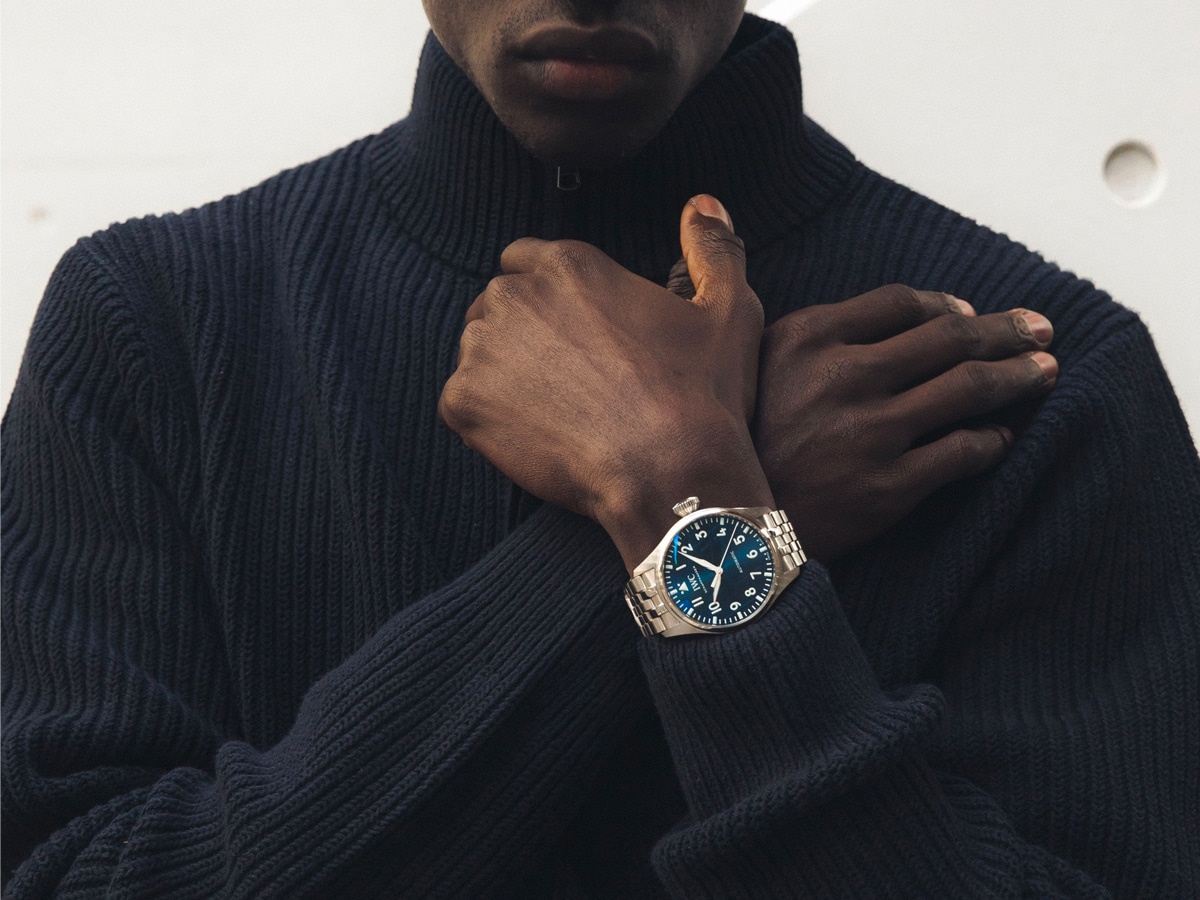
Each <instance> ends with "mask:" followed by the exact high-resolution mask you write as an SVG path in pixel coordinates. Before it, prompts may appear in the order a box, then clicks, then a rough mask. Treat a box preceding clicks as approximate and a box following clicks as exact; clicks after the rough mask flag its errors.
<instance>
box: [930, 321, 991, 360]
mask: <svg viewBox="0 0 1200 900" xmlns="http://www.w3.org/2000/svg"><path fill="white" fill-rule="evenodd" d="M939 322H940V324H941V327H942V328H944V329H945V330H946V333H947V336H948V337H949V339H950V342H951V343H952V344H953V345H954V346H955V347H956V348H957V349H958V350H959V352H960V353H962V354H963V356H964V358H969V357H971V356H974V355H975V354H977V353H978V352H979V350H980V348H981V346H982V345H983V332H982V331H981V330H980V327H979V322H978V320H977V319H974V318H971V317H970V316H945V317H943V318H942V319H940V320H939Z"/></svg>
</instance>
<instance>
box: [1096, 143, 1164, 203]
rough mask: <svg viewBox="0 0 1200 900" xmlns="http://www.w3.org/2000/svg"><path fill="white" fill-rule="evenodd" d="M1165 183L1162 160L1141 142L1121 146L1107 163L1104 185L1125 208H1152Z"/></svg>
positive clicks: (1116, 148) (1110, 153)
mask: <svg viewBox="0 0 1200 900" xmlns="http://www.w3.org/2000/svg"><path fill="white" fill-rule="evenodd" d="M1165 180H1166V179H1165V177H1164V175H1163V170H1162V166H1161V165H1159V162H1158V157H1157V156H1156V155H1155V153H1154V151H1153V150H1152V149H1151V148H1150V146H1149V145H1147V144H1143V143H1142V142H1141V141H1125V142H1124V143H1122V144H1118V145H1117V146H1115V147H1113V148H1112V150H1110V151H1109V154H1108V158H1107V159H1105V160H1104V182H1105V184H1107V185H1108V189H1109V190H1110V191H1112V195H1113V197H1115V198H1116V200H1117V202H1118V203H1121V204H1122V205H1124V206H1134V207H1137V206H1149V205H1150V204H1151V203H1153V202H1154V201H1155V200H1157V199H1158V198H1159V196H1160V195H1161V194H1162V190H1163V183H1164V182H1165Z"/></svg>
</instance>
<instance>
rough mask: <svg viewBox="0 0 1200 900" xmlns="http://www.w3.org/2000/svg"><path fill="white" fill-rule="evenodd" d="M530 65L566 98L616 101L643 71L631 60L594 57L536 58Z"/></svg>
mask: <svg viewBox="0 0 1200 900" xmlns="http://www.w3.org/2000/svg"><path fill="white" fill-rule="evenodd" d="M528 65H530V66H532V67H533V69H534V72H535V77H536V78H537V80H538V82H539V83H540V84H541V85H542V87H543V89H544V90H545V91H546V92H547V93H550V94H553V95H555V96H556V97H561V98H563V99H565V100H615V99H616V98H618V97H620V96H621V95H622V94H625V93H627V92H628V91H629V88H630V87H631V86H632V84H633V82H634V81H635V80H636V79H637V77H638V75H639V74H640V73H639V70H638V68H637V67H636V66H633V65H631V64H629V63H616V62H604V61H602V60H594V59H535V60H529V61H528Z"/></svg>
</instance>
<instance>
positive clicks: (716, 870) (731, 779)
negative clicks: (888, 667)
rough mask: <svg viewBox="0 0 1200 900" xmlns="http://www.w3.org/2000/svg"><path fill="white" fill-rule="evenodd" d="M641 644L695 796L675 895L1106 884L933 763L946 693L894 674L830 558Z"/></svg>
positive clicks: (663, 859) (912, 892)
mask: <svg viewBox="0 0 1200 900" xmlns="http://www.w3.org/2000/svg"><path fill="white" fill-rule="evenodd" d="M641 655H642V660H643V663H644V665H645V669H646V672H647V675H648V677H649V679H650V683H651V687H652V691H653V693H654V696H655V700H656V703H657V705H658V707H659V710H660V713H661V715H662V718H663V723H664V727H665V730H666V734H667V739H668V742H669V744H670V746H671V750H672V754H673V756H674V759H675V765H676V769H677V771H678V772H679V777H680V781H681V784H682V786H683V788H684V793H685V795H686V796H687V799H688V803H689V807H690V810H691V816H690V822H691V824H690V826H689V827H688V828H685V829H683V830H681V831H678V832H675V833H673V834H671V835H668V836H667V837H665V838H664V839H663V840H662V841H661V842H660V844H659V846H658V848H657V850H656V853H655V859H654V862H655V867H656V869H657V871H658V872H659V875H660V877H661V878H662V879H663V881H664V883H665V884H666V885H667V887H668V889H669V890H670V891H671V892H672V893H673V894H675V895H677V896H680V897H685V896H686V897H702V896H713V897H720V896H731V895H752V896H782V895H787V894H789V893H792V892H794V891H795V890H796V889H797V886H799V885H803V886H804V889H805V890H806V891H808V892H810V893H812V895H813V896H875V895H877V894H883V893H886V894H887V895H889V896H913V897H918V896H956V897H972V896H978V897H985V896H986V897H992V896H1007V895H1009V894H1012V895H1014V896H1017V895H1021V894H1022V892H1026V891H1032V892H1033V893H1034V894H1036V895H1038V896H1055V895H1057V896H1104V892H1103V891H1101V890H1100V889H1098V888H1097V887H1096V886H1095V885H1094V884H1093V882H1092V881H1091V880H1090V879H1089V878H1088V877H1087V876H1086V875H1084V874H1083V873H1081V872H1078V871H1076V870H1075V869H1074V868H1073V867H1072V866H1070V865H1067V864H1066V863H1064V862H1062V861H1060V860H1056V859H1055V858H1054V855H1053V854H1051V853H1048V852H1047V851H1046V850H1044V849H1043V848H1040V847H1037V846H1034V845H1031V844H1029V843H1027V842H1026V841H1025V840H1024V839H1023V838H1022V837H1021V836H1020V835H1018V834H1017V833H1016V832H1015V831H1014V829H1013V827H1012V825H1011V823H1010V822H1009V820H1008V817H1007V816H1006V815H1005V814H1004V813H1003V812H1002V811H1001V809H1000V808H999V806H998V805H997V804H996V802H995V801H994V800H993V799H992V798H990V797H988V796H987V794H986V793H985V792H984V791H982V790H980V789H979V788H977V787H976V786H974V785H971V784H970V783H968V782H967V781H965V780H964V779H961V778H957V777H954V776H952V775H949V774H947V773H944V772H939V771H937V768H936V766H935V765H933V764H932V762H931V760H930V758H929V756H928V755H927V753H926V747H927V746H928V744H929V743H930V740H931V737H932V736H933V735H934V733H935V732H936V730H937V729H938V728H939V726H940V719H941V715H942V708H943V700H942V697H941V695H940V694H939V692H938V691H937V690H936V689H934V688H933V687H932V686H930V685H917V686H914V687H912V688H909V689H905V690H902V691H892V692H887V691H884V690H883V689H882V688H881V687H880V685H879V682H878V679H877V678H876V676H875V674H874V672H873V671H872V669H871V666H870V664H869V663H868V661H867V658H866V656H865V655H864V653H863V651H862V649H861V648H860V646H859V644H858V641H857V639H856V638H855V636H854V633H853V631H852V630H851V628H850V626H849V623H848V622H847V621H846V619H845V616H844V613H843V612H842V609H841V605H840V602H839V600H838V597H837V595H836V593H835V592H834V590H833V587H832V585H831V584H830V583H829V581H828V579H827V577H826V575H825V573H824V570H823V569H822V568H821V567H819V566H818V565H813V564H810V565H809V566H808V567H807V569H806V571H805V574H804V575H803V576H802V577H801V578H800V580H798V581H797V582H796V584H795V585H793V586H792V587H791V588H790V589H789V591H788V592H787V593H786V594H785V596H784V597H783V598H782V599H781V600H780V602H779V603H778V604H776V606H775V607H773V608H772V609H771V611H770V612H769V613H768V614H766V615H764V616H763V617H762V619H761V620H759V621H758V622H756V623H753V624H752V625H750V626H748V627H746V628H745V629H742V630H740V631H737V632H733V633H730V634H728V635H723V636H721V637H717V638H706V637H702V638H697V639H694V640H687V641H662V640H658V641H651V640H647V641H645V642H643V644H642V654H641ZM884 885H886V889H885V888H884V887H883V886H884Z"/></svg>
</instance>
